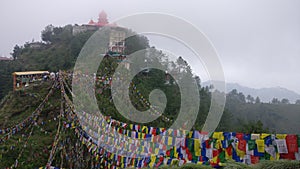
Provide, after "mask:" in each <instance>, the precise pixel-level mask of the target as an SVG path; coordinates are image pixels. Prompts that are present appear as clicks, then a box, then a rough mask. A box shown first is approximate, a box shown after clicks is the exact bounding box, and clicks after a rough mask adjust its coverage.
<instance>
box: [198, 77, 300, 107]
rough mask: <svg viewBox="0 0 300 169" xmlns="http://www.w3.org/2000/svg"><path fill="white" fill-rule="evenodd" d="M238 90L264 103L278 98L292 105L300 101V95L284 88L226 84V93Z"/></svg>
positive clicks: (205, 83)
mask: <svg viewBox="0 0 300 169" xmlns="http://www.w3.org/2000/svg"><path fill="white" fill-rule="evenodd" d="M210 84H211V83H210V82H209V81H206V82H203V83H202V86H209V85H210ZM233 89H236V90H237V91H238V92H242V93H244V95H245V96H247V95H249V94H250V95H251V96H253V97H254V98H256V97H257V96H258V97H259V98H260V100H261V101H262V102H266V103H268V102H270V101H271V100H272V99H273V98H278V99H279V100H281V99H283V98H286V99H289V101H290V103H295V101H296V100H297V99H300V94H298V93H296V92H294V91H292V90H289V89H286V88H283V87H270V88H260V89H256V88H251V87H246V86H242V85H240V84H238V83H226V91H227V93H228V92H230V91H232V90H233Z"/></svg>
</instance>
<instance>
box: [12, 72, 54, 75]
mask: <svg viewBox="0 0 300 169" xmlns="http://www.w3.org/2000/svg"><path fill="white" fill-rule="evenodd" d="M38 74H49V72H48V71H29V72H14V73H13V75H17V76H21V75H38Z"/></svg>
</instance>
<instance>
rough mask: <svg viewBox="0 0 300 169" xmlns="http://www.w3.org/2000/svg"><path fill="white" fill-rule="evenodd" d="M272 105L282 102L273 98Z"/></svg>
mask: <svg viewBox="0 0 300 169" xmlns="http://www.w3.org/2000/svg"><path fill="white" fill-rule="evenodd" d="M271 103H272V104H279V103H280V101H279V100H278V99H277V98H273V99H272V102H271Z"/></svg>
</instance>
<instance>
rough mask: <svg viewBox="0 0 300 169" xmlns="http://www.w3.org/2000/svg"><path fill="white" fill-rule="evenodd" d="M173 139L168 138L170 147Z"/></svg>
mask: <svg viewBox="0 0 300 169" xmlns="http://www.w3.org/2000/svg"><path fill="white" fill-rule="evenodd" d="M172 142H173V137H168V146H170V145H172Z"/></svg>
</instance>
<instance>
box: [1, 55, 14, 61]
mask: <svg viewBox="0 0 300 169" xmlns="http://www.w3.org/2000/svg"><path fill="white" fill-rule="evenodd" d="M2 60H13V59H12V58H8V57H2V56H0V61H2Z"/></svg>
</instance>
